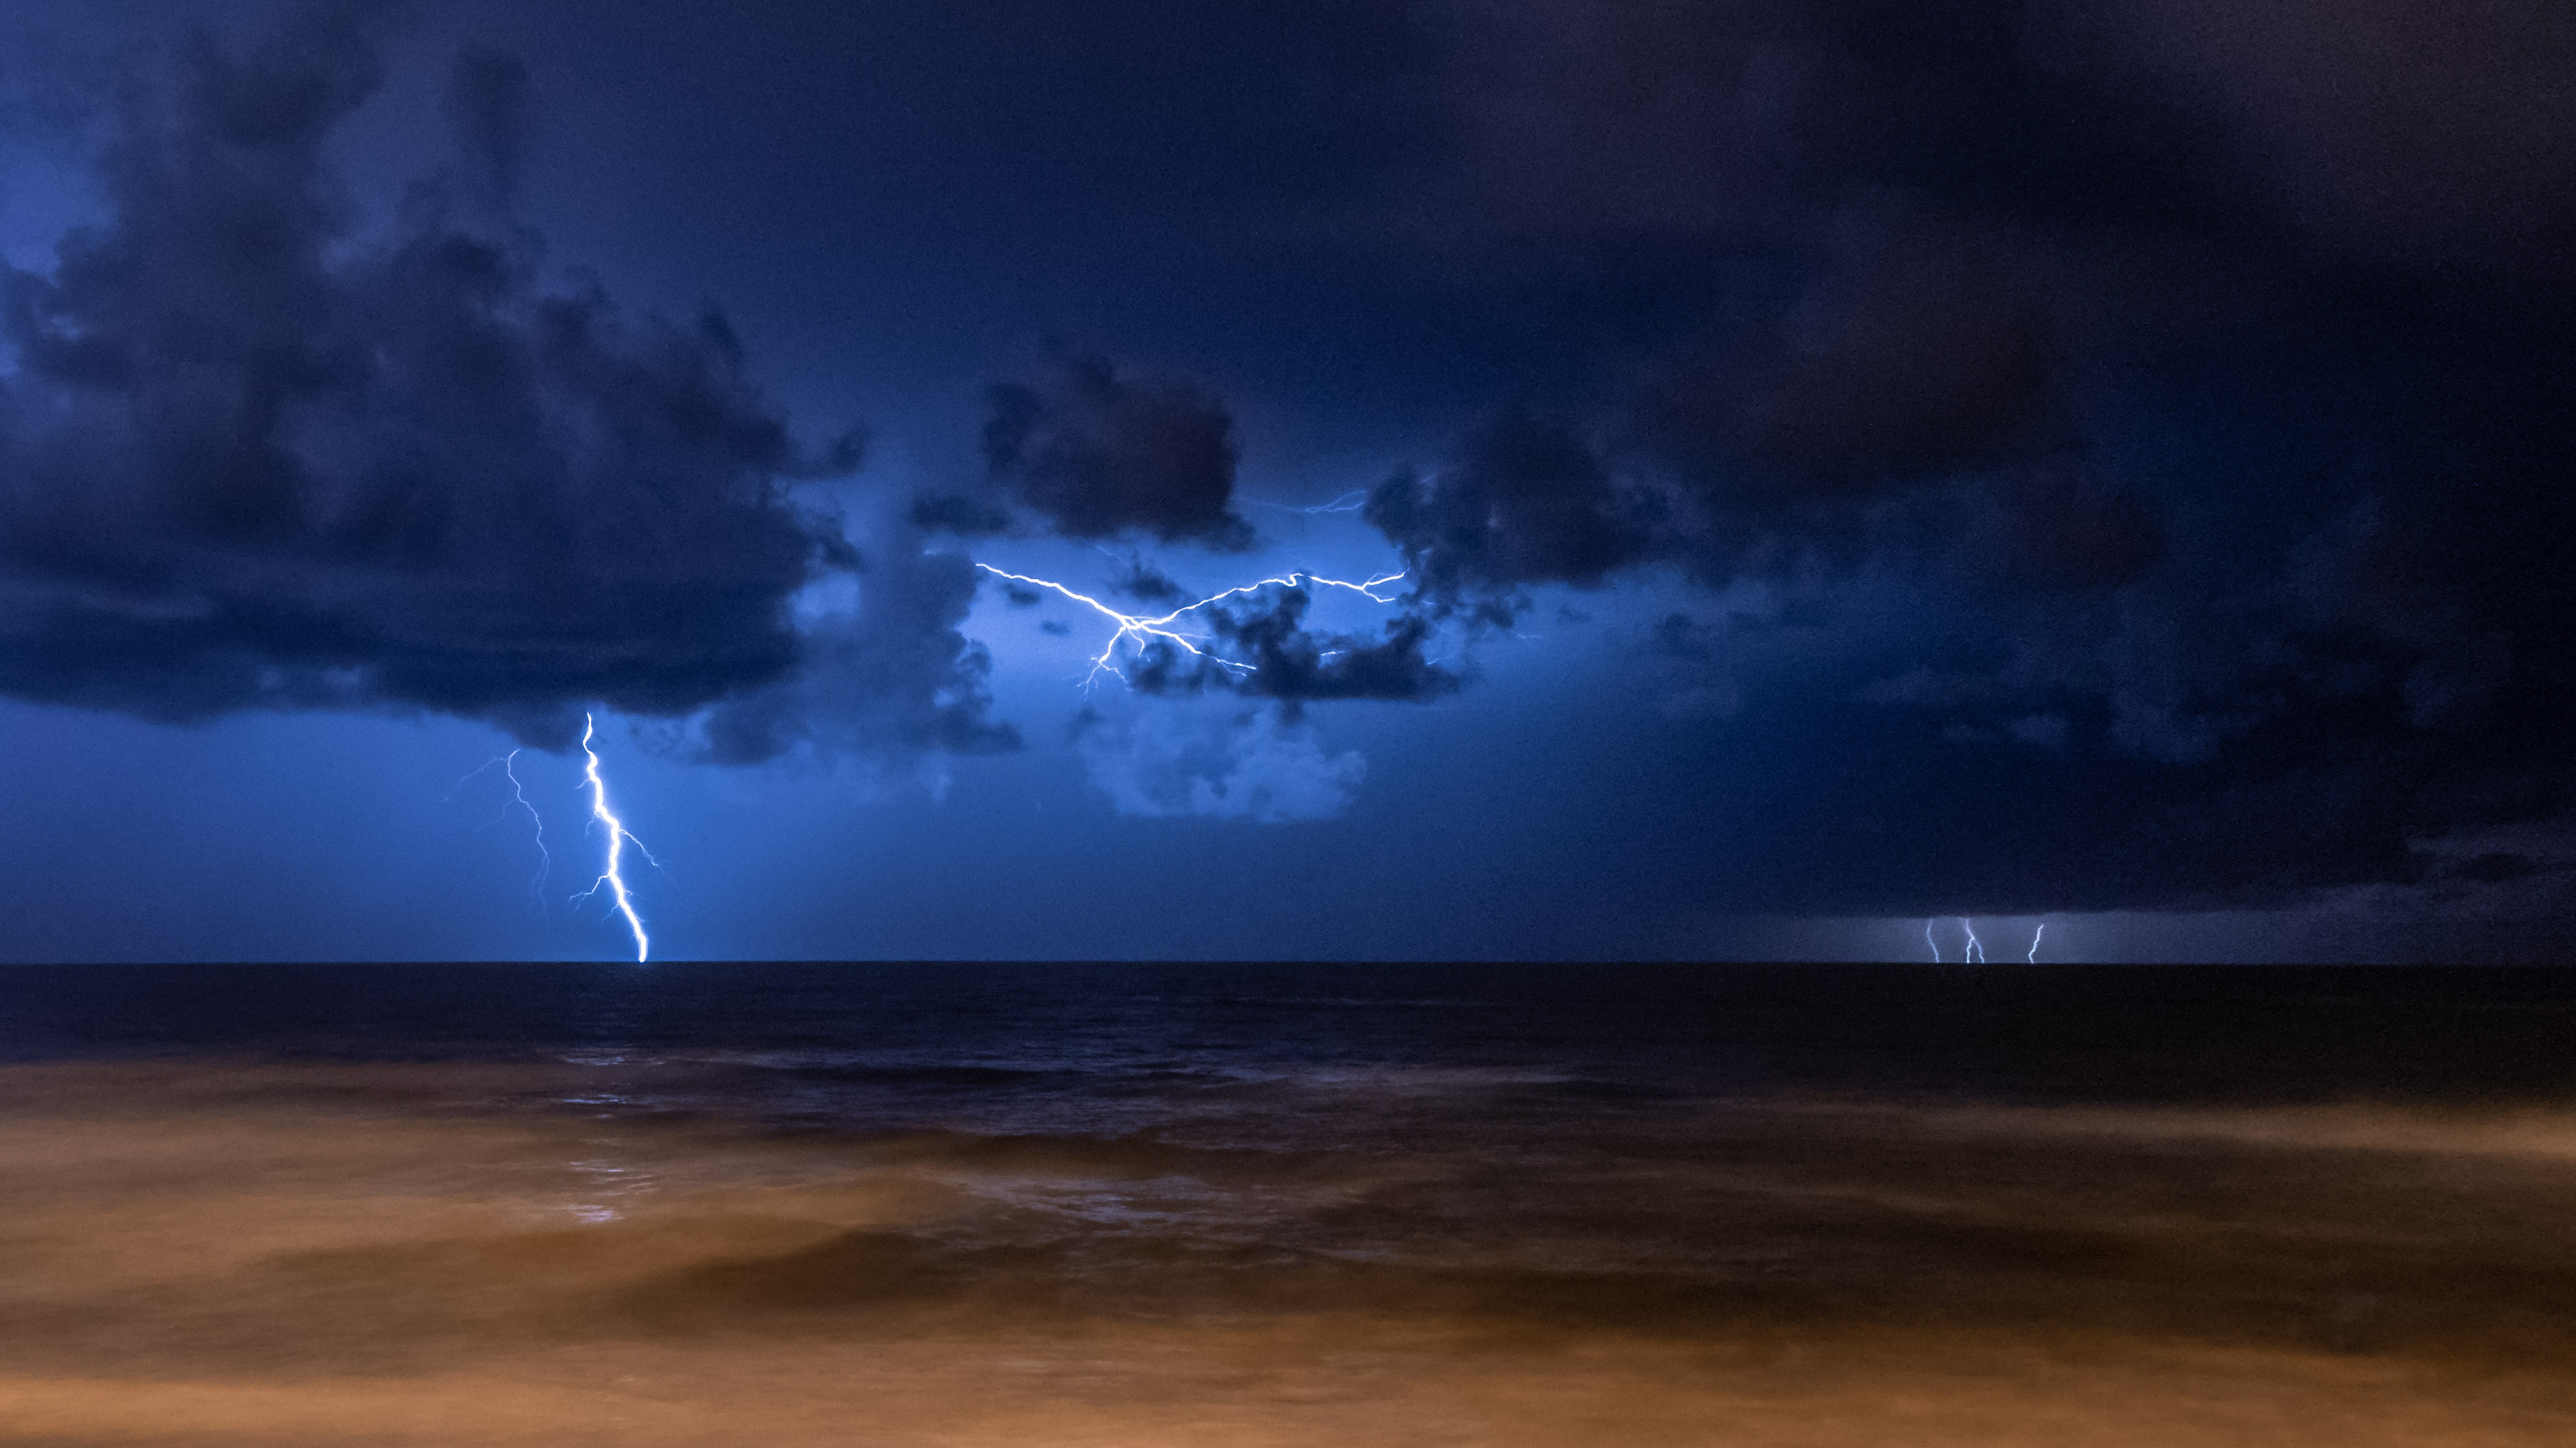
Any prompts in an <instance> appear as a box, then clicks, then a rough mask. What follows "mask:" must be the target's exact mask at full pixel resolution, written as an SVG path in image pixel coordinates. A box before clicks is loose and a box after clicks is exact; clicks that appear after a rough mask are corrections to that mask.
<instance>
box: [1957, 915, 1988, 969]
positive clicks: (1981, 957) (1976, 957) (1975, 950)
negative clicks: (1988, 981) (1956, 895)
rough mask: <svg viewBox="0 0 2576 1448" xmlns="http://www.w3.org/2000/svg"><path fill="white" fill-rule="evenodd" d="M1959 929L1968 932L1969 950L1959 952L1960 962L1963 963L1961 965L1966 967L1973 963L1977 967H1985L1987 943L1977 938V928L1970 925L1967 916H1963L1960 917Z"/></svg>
mask: <svg viewBox="0 0 2576 1448" xmlns="http://www.w3.org/2000/svg"><path fill="white" fill-rule="evenodd" d="M1959 928H1960V929H1961V930H1964V931H1966V932H1968V944H1967V948H1966V949H1964V950H1961V951H1960V952H1959V961H1960V963H1961V964H1963V965H1964V964H1971V963H1973V964H1976V965H1983V964H1985V963H1986V943H1985V942H1984V941H1982V940H1979V939H1978V938H1977V927H1975V926H1974V925H1971V924H1969V923H1968V917H1967V916H1965V915H1962V916H1960V917H1959Z"/></svg>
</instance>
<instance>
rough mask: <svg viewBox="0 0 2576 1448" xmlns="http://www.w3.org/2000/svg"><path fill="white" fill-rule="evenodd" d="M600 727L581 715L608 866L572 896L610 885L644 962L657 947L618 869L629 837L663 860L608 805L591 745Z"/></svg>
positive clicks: (593, 810) (587, 776)
mask: <svg viewBox="0 0 2576 1448" xmlns="http://www.w3.org/2000/svg"><path fill="white" fill-rule="evenodd" d="M596 728H597V726H596V725H595V724H594V723H593V722H592V720H591V716H589V715H588V714H584V715H582V716H581V753H582V757H583V758H584V759H586V760H588V761H589V763H587V764H585V765H583V766H582V771H581V777H582V779H583V780H584V782H586V783H588V784H589V785H590V818H591V821H592V822H593V823H595V824H597V825H599V826H600V827H601V828H602V829H604V830H606V831H607V832H608V867H607V868H606V869H604V870H602V871H600V872H599V878H598V879H596V880H593V881H591V882H590V888H589V889H587V890H584V891H582V892H581V893H580V894H578V895H575V896H573V897H572V898H574V899H575V900H587V899H589V898H590V897H591V896H593V895H596V894H598V893H599V887H600V886H602V885H605V886H607V887H608V892H609V898H611V899H613V900H615V901H616V902H617V913H618V914H620V915H623V916H625V917H626V928H627V929H628V930H631V931H633V932H634V933H635V963H636V964H637V965H642V964H643V963H644V957H645V956H646V954H647V953H649V952H650V951H651V950H652V948H653V942H652V940H651V938H650V937H648V936H646V935H645V933H644V922H643V921H642V920H640V919H637V918H636V915H635V902H634V900H633V899H632V898H631V897H630V896H628V894H627V893H626V877H625V876H624V875H622V874H620V873H619V872H618V863H619V859H620V857H621V856H623V855H624V854H625V850H626V842H627V841H629V840H634V841H635V849H636V851H637V852H638V853H640V854H641V855H643V856H644V858H645V859H646V860H647V861H650V862H652V863H653V864H655V865H656V866H657V867H658V866H659V864H660V862H659V861H656V860H654V859H653V852H652V851H651V850H648V849H645V848H644V842H643V841H642V840H637V839H635V836H634V834H633V832H631V831H629V830H628V829H627V828H626V822H625V821H624V820H621V819H619V818H618V817H617V816H616V814H614V813H613V812H611V811H610V809H609V808H608V782H607V781H606V780H604V779H602V778H600V776H599V754H598V752H597V751H595V750H593V749H592V748H591V747H590V738H591V735H592V733H593V732H594V731H595V730H596Z"/></svg>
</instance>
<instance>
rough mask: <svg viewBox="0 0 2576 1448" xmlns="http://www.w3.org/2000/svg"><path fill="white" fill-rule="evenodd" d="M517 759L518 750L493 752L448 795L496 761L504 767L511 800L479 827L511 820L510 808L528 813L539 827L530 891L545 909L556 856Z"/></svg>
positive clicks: (502, 770) (484, 827)
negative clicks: (532, 801)
mask: <svg viewBox="0 0 2576 1448" xmlns="http://www.w3.org/2000/svg"><path fill="white" fill-rule="evenodd" d="M518 762H519V751H517V750H515V749H513V750H511V751H510V752H509V753H507V754H497V755H494V756H493V757H492V758H490V759H487V760H485V761H484V762H483V767H482V768H480V769H477V770H475V771H474V772H473V773H472V774H469V775H467V776H465V778H464V779H460V780H458V781H456V788H455V789H451V790H449V791H448V792H447V794H448V798H450V799H453V798H455V797H456V790H458V789H463V788H464V787H465V786H466V784H467V783H469V782H470V781H472V780H475V779H477V778H480V777H481V776H482V775H484V774H486V773H488V772H490V770H491V768H492V766H493V765H496V764H497V765H499V766H501V777H502V778H504V779H506V780H508V781H510V798H509V801H508V802H507V803H505V804H503V805H502V806H501V812H500V813H499V814H496V815H494V816H492V817H491V818H490V819H488V820H485V821H484V822H483V823H482V824H481V825H480V826H478V828H481V829H487V830H488V829H490V828H492V827H493V826H494V825H497V824H499V823H500V822H501V821H503V820H505V819H508V818H509V817H510V811H511V810H513V809H523V810H526V811H527V812H528V823H530V824H532V825H534V826H536V831H537V873H536V874H535V875H534V876H533V877H532V878H530V879H529V881H528V893H529V894H531V895H534V896H535V897H536V900H537V908H538V909H540V910H542V909H544V908H545V903H546V895H545V890H546V876H547V875H548V874H549V873H551V872H552V871H553V869H554V863H555V857H554V854H553V852H552V851H550V850H548V849H547V848H546V820H545V816H543V815H541V814H538V813H537V807H536V805H534V804H533V803H531V802H530V801H529V799H528V790H527V786H525V785H523V784H521V783H520V782H519V771H518V769H517V768H516V766H517V764H518Z"/></svg>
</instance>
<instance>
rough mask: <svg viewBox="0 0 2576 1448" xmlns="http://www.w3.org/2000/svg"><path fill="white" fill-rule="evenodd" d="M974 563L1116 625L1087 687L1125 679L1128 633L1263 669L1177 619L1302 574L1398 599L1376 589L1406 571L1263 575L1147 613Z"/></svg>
mask: <svg viewBox="0 0 2576 1448" xmlns="http://www.w3.org/2000/svg"><path fill="white" fill-rule="evenodd" d="M975 566H976V567H978V568H981V569H983V570H984V571H985V572H986V573H990V574H992V575H993V576H994V577H996V578H1007V579H1009V580H1011V581H1012V582H1013V583H1025V584H1027V585H1028V586H1030V587H1031V588H1047V589H1053V590H1054V591H1055V592H1057V593H1060V594H1063V595H1064V596H1065V597H1067V598H1069V599H1072V600H1073V601H1074V602H1076V603H1078V604H1081V605H1082V606H1084V607H1085V608H1088V609H1090V610H1092V611H1093V612H1094V613H1097V614H1099V615H1100V616H1101V617H1102V618H1105V619H1107V620H1109V621H1110V622H1111V623H1114V624H1116V625H1117V626H1118V628H1117V630H1116V631H1115V632H1113V633H1112V634H1110V635H1109V642H1108V643H1106V644H1103V645H1102V646H1101V649H1100V652H1099V654H1098V655H1097V656H1095V657H1094V658H1093V659H1092V661H1091V672H1090V673H1088V674H1085V675H1083V678H1082V686H1083V687H1084V688H1085V689H1088V688H1090V687H1091V686H1092V685H1093V684H1094V683H1096V682H1098V681H1099V678H1100V676H1101V675H1102V674H1104V673H1106V674H1114V675H1116V676H1117V677H1118V678H1119V679H1120V680H1121V681H1124V680H1125V679H1126V677H1127V676H1126V675H1125V674H1124V673H1122V672H1120V671H1119V668H1118V665H1117V662H1116V660H1117V657H1118V646H1119V645H1120V644H1122V643H1125V642H1127V641H1128V640H1129V639H1134V640H1135V641H1136V647H1137V649H1138V650H1139V651H1140V652H1141V651H1142V650H1143V649H1144V648H1145V646H1146V642H1147V641H1148V640H1151V639H1161V640H1163V641H1164V642H1165V643H1169V644H1174V645H1177V646H1178V647H1180V648H1181V649H1182V650H1183V651H1184V652H1187V653H1188V654H1189V655H1191V656H1192V657H1193V658H1202V659H1205V660H1207V661H1208V662H1209V663H1212V664H1216V665H1218V666H1219V667H1221V668H1228V669H1234V670H1237V671H1239V672H1241V673H1246V674H1251V673H1258V672H1259V670H1257V669H1255V668H1253V667H1252V665H1250V664H1246V663H1240V662H1237V661H1236V660H1233V659H1229V658H1226V657H1225V656H1224V655H1222V654H1216V653H1211V652H1209V651H1208V650H1206V649H1203V648H1200V647H1199V645H1200V644H1201V643H1205V642H1207V641H1209V640H1210V639H1211V638H1212V637H1213V635H1210V634H1206V633H1200V634H1197V635H1191V634H1187V633H1183V632H1181V631H1180V629H1179V628H1177V627H1175V625H1178V624H1180V623H1181V622H1182V620H1184V619H1186V618H1187V617H1188V616H1189V615H1191V614H1193V613H1196V612H1197V611H1199V610H1200V609H1203V608H1206V607H1207V606H1208V605H1210V604H1213V603H1223V602H1224V601H1226V600H1227V599H1229V598H1237V597H1240V596H1242V595H1244V594H1247V593H1258V592H1260V591H1261V590H1262V589H1265V588H1269V587H1272V586H1274V585H1276V586H1278V587H1281V588H1294V587H1296V586H1297V583H1298V580H1300V579H1303V580H1305V581H1306V582H1308V583H1317V584H1322V585H1324V586H1325V587H1328V588H1347V589H1349V590H1350V591H1351V592H1353V593H1356V594H1359V595H1360V596H1361V597H1363V598H1366V599H1368V600H1369V601H1370V602H1372V603H1393V602H1395V600H1394V599H1393V598H1389V597H1384V596H1381V595H1380V594H1379V593H1378V592H1377V590H1378V589H1381V588H1384V587H1386V586H1387V585H1388V584H1390V583H1395V582H1398V581H1400V580H1401V579H1403V577H1404V575H1403V574H1401V573H1388V574H1382V575H1380V576H1379V577H1376V578H1372V579H1369V580H1368V581H1367V582H1365V583H1352V582H1349V581H1347V580H1345V579H1340V578H1326V577H1324V576H1323V575H1322V574H1319V573H1306V572H1302V571H1301V572H1296V573H1290V574H1286V575H1283V576H1281V577H1278V578H1264V579H1262V580H1260V581H1259V582H1257V583H1247V584H1244V585H1242V586H1241V587H1238V588H1229V589H1227V590H1226V591H1224V592H1223V593H1212V594H1209V595H1208V596H1207V597H1205V598H1202V599H1200V600H1199V601H1198V602H1196V603H1185V604H1183V605H1181V606H1180V607H1179V608H1176V609H1173V610H1172V611H1171V612H1170V613H1166V614H1160V615H1156V616H1153V617H1147V616H1145V615H1143V614H1131V613H1120V612H1119V611H1118V610H1116V609H1114V608H1111V607H1110V606H1109V605H1107V604H1105V603H1102V602H1101V601H1100V600H1099V599H1096V598H1093V597H1092V596H1091V595H1089V594H1087V593H1076V592H1074V591H1073V590H1072V589H1070V588H1067V587H1065V586H1064V585H1063V584H1061V583H1058V582H1056V581H1054V580H1053V579H1049V578H1031V577H1030V576H1029V575H1027V574H1025V573H1009V572H1005V571H1004V570H1002V569H999V568H995V567H994V566H993V565H992V564H990V563H978V564H976V565H975Z"/></svg>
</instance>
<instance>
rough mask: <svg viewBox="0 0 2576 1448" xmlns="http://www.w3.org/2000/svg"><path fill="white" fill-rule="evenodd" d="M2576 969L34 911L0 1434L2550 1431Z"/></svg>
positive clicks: (2098, 1437) (911, 1437)
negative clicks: (426, 930)
mask: <svg viewBox="0 0 2576 1448" xmlns="http://www.w3.org/2000/svg"><path fill="white" fill-rule="evenodd" d="M2571 1047H2576V971H2559V970H2528V969H2526V970H2390V969H2350V970H2346V969H2279V968H2263V969H2232V970H2230V969H2182V968H2161V969H2159V968H2124V969H2103V968H2079V967H2064V966H2049V967H2035V968H2022V967H2007V966H1991V967H1933V966H1922V965H1913V966H1880V967H1827V966H1798V967H1747V966H1701V967H1682V966H1570V965H1569V966H1522V965H1510V966H1497V965H1460V966H1422V965H1396V966H1387V965H1377V966H1353V965H1235V964H1228V965H1057V964H1049V965H930V964H924V965H887V964H866V965H830V964H790V965H781V964H742V965H713V964H683V965H655V966H650V967H642V968H638V967H633V966H605V965H600V966H593V965H427V966H393V965H374V966H194V967H114V966H80V967H51V968H16V969H0V1443H5V1444H13V1445H14V1444H38V1443H41V1444H64V1445H70V1444H84V1445H86V1444H109V1443H116V1444H126V1443H169V1444H208V1445H213V1444H225V1445H232V1444H242V1445H249V1444H308V1443H309V1444H326V1443H327V1444H346V1443H387V1444H433V1443H440V1444H443V1443H602V1444H609V1443H615V1444H662V1443H674V1444H676V1443H691V1444H694V1443H778V1444H805V1443H818V1444H819V1443H889V1444H913V1443H920V1444H933V1443H937V1444H953V1443H1080V1444H1090V1443H1099V1444H1140V1445H1151V1444H1160V1443H1183V1442H1187V1443H1247V1444H1271V1443H1282V1444H1284V1443H1319V1444H1323V1443H1330V1444H1342V1443H1348V1444H1375V1443H1399V1442H1401V1443H1460V1444H1467V1443H1495V1444H1578V1443H1604V1444H1663V1443H1673V1444H1683V1443H1689V1444H1701V1443H1706V1444H1721V1443H1724V1444H1733V1443H1748V1444H1751V1443H1760V1444H1774V1443H1776V1444H1793V1443H1794V1444H1816V1445H1827V1444H1845V1443H1903V1444H1950V1443H1957V1444H1972V1443H1973V1444H2018V1443H2052V1444H2054V1443H2072V1442H2082V1443H2110V1444H2126V1443H2137V1444H2174V1443H2193V1444H2197V1443H2226V1444H2271V1443H2352V1444H2377V1443H2389V1444H2395V1443H2410V1444H2411V1443H2463V1444H2466V1443H2495V1444H2502V1443H2513V1444H2520V1443H2532V1444H2542V1443H2548V1444H2565V1443H2571V1442H2576V1049H2571Z"/></svg>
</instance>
